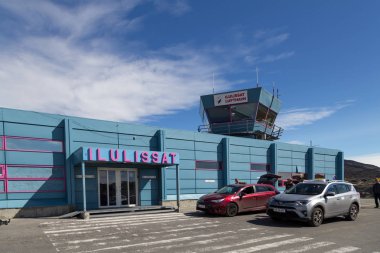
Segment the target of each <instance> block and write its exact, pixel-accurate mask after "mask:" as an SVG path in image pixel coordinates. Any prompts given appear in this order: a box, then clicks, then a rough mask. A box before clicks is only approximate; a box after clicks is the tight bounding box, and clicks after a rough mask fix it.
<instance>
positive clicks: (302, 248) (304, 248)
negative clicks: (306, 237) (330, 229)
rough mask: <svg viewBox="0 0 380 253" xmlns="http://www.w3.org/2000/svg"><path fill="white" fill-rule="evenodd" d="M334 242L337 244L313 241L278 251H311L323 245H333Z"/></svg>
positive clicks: (290, 252) (280, 252)
mask: <svg viewBox="0 0 380 253" xmlns="http://www.w3.org/2000/svg"><path fill="white" fill-rule="evenodd" d="M333 244H335V243H334V242H317V243H312V244H309V245H305V246H302V247H300V248H291V249H287V250H283V251H278V252H276V253H299V252H305V251H309V250H312V249H318V248H321V247H327V246H329V245H333Z"/></svg>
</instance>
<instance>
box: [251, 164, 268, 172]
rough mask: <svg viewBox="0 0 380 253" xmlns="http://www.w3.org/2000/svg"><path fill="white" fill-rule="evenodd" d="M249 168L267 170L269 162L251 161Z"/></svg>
mask: <svg viewBox="0 0 380 253" xmlns="http://www.w3.org/2000/svg"><path fill="white" fill-rule="evenodd" d="M251 170H253V171H260V172H269V171H270V164H267V163H251Z"/></svg>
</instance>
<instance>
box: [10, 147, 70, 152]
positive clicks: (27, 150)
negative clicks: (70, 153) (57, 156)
mask: <svg viewBox="0 0 380 253" xmlns="http://www.w3.org/2000/svg"><path fill="white" fill-rule="evenodd" d="M6 150H7V151H17V152H39V153H64V151H63V149H62V151H50V150H31V149H9V148H7V149H6Z"/></svg>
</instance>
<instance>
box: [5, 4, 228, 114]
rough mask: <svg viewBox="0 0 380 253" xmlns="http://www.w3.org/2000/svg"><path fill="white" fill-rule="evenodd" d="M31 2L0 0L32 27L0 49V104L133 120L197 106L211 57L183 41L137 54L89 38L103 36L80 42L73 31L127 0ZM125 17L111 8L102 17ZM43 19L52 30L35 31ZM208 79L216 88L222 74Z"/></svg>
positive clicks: (88, 27)
mask: <svg viewBox="0 0 380 253" xmlns="http://www.w3.org/2000/svg"><path fill="white" fill-rule="evenodd" d="M38 3H39V4H38V5H37V4H36V5H33V4H26V5H22V4H21V5H20V4H19V5H16V4H12V3H10V2H1V4H0V6H2V7H3V8H6V9H7V10H9V11H10V12H12V13H13V15H16V16H17V17H19V18H22V19H23V20H24V23H25V24H27V25H26V26H27V28H28V29H29V30H30V31H33V32H30V33H28V34H27V35H26V36H23V37H20V38H18V40H15V41H13V42H12V44H10V45H9V46H7V48H6V50H3V51H2V52H0V88H1V92H0V106H1V107H10V108H18V109H26V110H36V111H42V112H49V113H60V114H68V115H74V116H83V117H90V118H101V119H109V120H120V121H138V120H144V119H146V118H149V116H153V115H165V114H170V113H174V112H175V111H177V110H181V109H188V108H190V107H192V106H197V105H198V101H199V96H200V95H202V94H207V93H210V92H211V90H212V87H211V86H212V81H211V80H212V73H213V72H216V73H218V65H217V64H216V63H215V62H213V61H212V60H211V59H209V58H208V57H207V56H206V55H203V54H201V53H200V52H196V51H194V50H192V49H190V48H188V47H182V48H181V49H180V50H177V51H175V50H171V51H170V53H171V56H172V55H175V56H176V57H168V53H167V50H165V49H161V50H158V51H156V52H150V53H149V54H146V56H144V57H142V56H140V55H139V54H136V53H134V52H133V51H132V50H131V51H129V52H124V53H125V54H124V55H128V57H123V56H121V55H120V54H117V53H115V52H110V50H104V47H103V46H101V47H99V46H97V45H107V44H108V43H110V42H109V41H108V40H106V39H103V38H97V37H96V38H94V39H93V40H90V43H89V44H88V45H86V46H83V41H82V40H81V38H83V37H85V36H87V35H89V34H91V33H93V32H94V31H95V30H96V26H97V25H100V24H101V23H102V21H103V20H104V19H105V17H106V16H107V17H110V16H113V14H115V13H117V12H119V11H120V6H124V7H123V8H124V9H123V10H124V11H125V13H124V14H125V15H127V14H128V11H129V10H131V9H132V8H133V7H134V6H135V5H136V4H135V3H134V2H128V1H127V3H130V4H127V5H123V3H124V2H117V4H114V2H112V4H111V3H109V2H107V4H100V5H94V4H92V2H89V4H88V5H81V6H79V7H76V8H75V9H74V10H73V9H68V8H67V7H63V6H58V5H54V4H52V3H49V2H45V1H41V2H38ZM96 3H97V4H98V3H99V2H96ZM100 3H103V2H100ZM72 11H73V13H71V12H72ZM39 18H41V19H42V20H39ZM130 21H131V20H128V19H125V18H124V19H121V18H118V17H117V15H115V16H114V17H113V19H111V21H110V20H108V21H107V22H112V24H113V25H117V24H120V23H128V22H130ZM131 22H132V21H131ZM47 23H48V25H49V27H53V28H54V30H56V31H59V32H55V33H49V32H47V30H48V29H45V30H44V31H43V32H41V31H39V30H40V29H41V28H40V27H39V25H40V24H43V25H47ZM25 24H24V25H25ZM108 25H110V26H112V25H111V23H109V24H108ZM53 28H52V29H53ZM95 42H96V43H95ZM91 43H93V44H91ZM109 46H111V45H109ZM216 82H217V83H218V85H220V86H219V88H220V89H224V88H226V87H227V86H228V85H227V84H226V83H225V81H224V80H216Z"/></svg>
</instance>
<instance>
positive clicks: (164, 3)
mask: <svg viewBox="0 0 380 253" xmlns="http://www.w3.org/2000/svg"><path fill="white" fill-rule="evenodd" d="M154 4H155V6H156V8H157V10H159V11H166V12H169V13H170V14H172V15H174V16H180V15H183V14H184V13H186V12H188V11H190V10H191V8H190V6H189V4H188V3H187V1H185V0H169V1H168V0H155V1H154Z"/></svg>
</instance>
